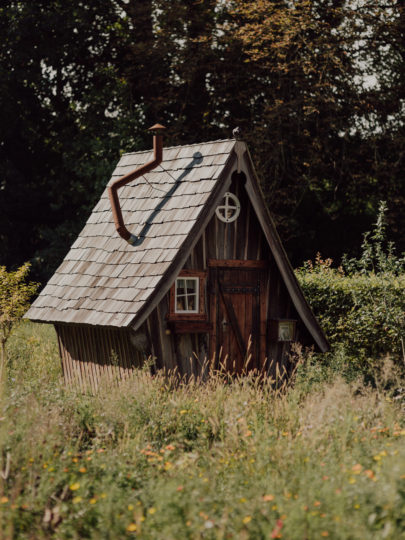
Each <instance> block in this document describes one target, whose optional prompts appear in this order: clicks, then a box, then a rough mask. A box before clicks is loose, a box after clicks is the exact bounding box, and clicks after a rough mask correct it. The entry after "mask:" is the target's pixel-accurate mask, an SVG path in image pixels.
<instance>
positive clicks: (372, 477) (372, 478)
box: [364, 469, 375, 480]
mask: <svg viewBox="0 0 405 540" xmlns="http://www.w3.org/2000/svg"><path fill="white" fill-rule="evenodd" d="M364 474H365V475H366V476H367V478H370V480H374V478H375V474H374V472H373V471H372V470H371V469H366V470H365V471H364Z"/></svg>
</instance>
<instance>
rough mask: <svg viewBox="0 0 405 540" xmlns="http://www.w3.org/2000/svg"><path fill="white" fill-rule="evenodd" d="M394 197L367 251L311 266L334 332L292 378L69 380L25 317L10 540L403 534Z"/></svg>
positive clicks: (4, 457) (3, 520)
mask: <svg viewBox="0 0 405 540" xmlns="http://www.w3.org/2000/svg"><path fill="white" fill-rule="evenodd" d="M383 217H384V208H383V207H382V208H381V212H380V216H379V220H377V223H376V226H375V229H374V231H372V233H371V234H370V235H368V236H366V237H365V239H364V243H363V252H362V256H361V258H360V259H359V260H351V261H349V260H346V261H344V265H343V267H341V268H339V269H333V267H332V264H331V261H330V260H328V259H326V260H323V259H322V258H321V256H318V257H317V260H316V261H315V263H307V264H306V265H305V266H304V267H303V268H302V269H300V271H299V272H298V278H299V280H300V282H301V285H302V287H303V288H304V290H305V293H306V295H307V297H308V298H309V300H310V302H311V304H312V306H313V307H314V309H315V312H316V314H317V316H318V317H319V318H320V320H321V324H322V325H323V327H324V328H325V330H326V333H327V335H328V337H329V338H330V340H331V343H332V350H331V352H330V353H327V354H325V355H316V354H314V353H313V352H312V351H302V350H301V349H300V348H299V347H296V348H295V349H294V351H293V354H292V362H294V364H295V369H294V375H293V377H292V379H290V380H289V381H288V384H287V383H286V381H284V382H283V383H282V382H281V381H276V382H275V381H271V380H270V379H269V380H266V379H263V378H259V377H255V376H254V375H253V374H250V375H247V376H244V377H236V378H231V377H227V376H226V375H224V374H221V373H212V374H211V376H210V377H209V378H208V380H206V381H198V380H197V381H196V380H190V381H188V382H185V381H179V379H178V377H176V376H175V375H174V374H173V375H166V376H164V375H163V374H162V373H157V374H154V375H152V374H151V370H150V364H149V363H146V364H145V366H144V368H142V369H138V370H136V371H135V372H134V374H133V377H132V379H131V380H129V381H125V382H123V383H122V384H120V385H119V386H114V387H111V385H108V383H107V382H105V383H104V384H102V385H101V388H100V391H99V392H98V394H97V395H96V396H89V395H83V394H80V393H77V392H75V391H72V390H69V389H67V388H66V387H65V386H64V384H63V380H62V373H61V368H60V361H59V354H58V346H57V341H56V336H55V333H54V330H53V328H52V327H51V326H50V325H38V324H33V323H29V322H23V323H21V324H20V325H19V326H18V327H17V328H16V331H15V332H14V333H13V334H11V337H10V339H9V340H8V342H7V353H8V354H7V357H8V363H7V384H6V385H4V386H3V387H2V393H1V392H0V531H1V533H0V536H1V539H3V538H4V539H14V538H19V539H20V538H21V539H27V540H28V539H39V538H44V539H46V538H57V539H82V538H94V539H98V538H104V539H117V538H126V537H128V538H130V537H134V538H136V537H138V538H145V539H156V540H157V539H159V540H160V539H170V540H179V539H183V538H184V539H186V538H189V539H203V538H204V539H228V538H229V539H231V538H237V539H239V538H240V539H248V538H252V539H255V540H256V539H269V538H270V539H272V538H273V539H274V538H284V539H289V540H295V539H297V540H298V539H300V540H312V539H316V538H327V537H330V538H334V539H335V538H336V539H350V540H368V539H370V540H379V539H395V540H397V539H399V538H405V445H404V440H405V439H404V437H405V417H404V412H405V377H404V362H403V352H404V349H403V340H404V313H405V305H404V302H405V300H404V297H403V296H404V295H403V290H404V285H405V282H404V270H405V268H404V262H405V260H404V259H403V258H402V259H401V258H399V257H397V256H396V255H395V254H394V251H393V247H392V246H389V245H388V247H387V246H386V247H384V234H385V231H384V220H383Z"/></svg>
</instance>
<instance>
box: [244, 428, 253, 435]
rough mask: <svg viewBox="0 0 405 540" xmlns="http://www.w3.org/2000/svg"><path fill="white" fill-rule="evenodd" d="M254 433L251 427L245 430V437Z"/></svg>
mask: <svg viewBox="0 0 405 540" xmlns="http://www.w3.org/2000/svg"><path fill="white" fill-rule="evenodd" d="M251 435H252V432H251V431H250V429H248V430H247V431H246V432H245V437H251Z"/></svg>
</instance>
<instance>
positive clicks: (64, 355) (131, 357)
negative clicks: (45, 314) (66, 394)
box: [55, 324, 144, 394]
mask: <svg viewBox="0 0 405 540" xmlns="http://www.w3.org/2000/svg"><path fill="white" fill-rule="evenodd" d="M55 329H56V333H57V336H58V341H59V349H60V354H61V361H62V371H63V376H64V379H65V382H66V384H67V386H69V387H71V388H76V389H80V390H81V391H82V392H90V393H93V394H94V393H96V392H97V390H98V387H99V386H100V384H101V383H102V382H103V380H104V381H106V382H107V381H108V382H111V381H112V380H113V381H119V380H123V379H127V378H128V377H130V375H131V373H132V371H133V369H134V368H135V367H139V366H141V365H142V363H143V359H144V353H142V351H140V350H137V348H136V347H135V346H134V345H133V343H132V340H131V336H132V334H131V331H130V330H126V329H123V330H117V329H115V328H107V327H91V326H84V325H65V324H56V325H55Z"/></svg>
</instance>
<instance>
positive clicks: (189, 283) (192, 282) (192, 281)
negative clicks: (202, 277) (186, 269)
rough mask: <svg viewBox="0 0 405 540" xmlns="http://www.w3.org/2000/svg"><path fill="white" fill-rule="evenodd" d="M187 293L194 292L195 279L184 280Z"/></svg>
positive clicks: (195, 286)
mask: <svg viewBox="0 0 405 540" xmlns="http://www.w3.org/2000/svg"><path fill="white" fill-rule="evenodd" d="M186 287H187V294H194V293H195V292H196V288H197V281H196V280H195V279H187V280H186Z"/></svg>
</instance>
